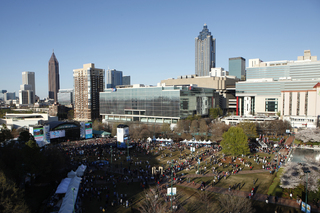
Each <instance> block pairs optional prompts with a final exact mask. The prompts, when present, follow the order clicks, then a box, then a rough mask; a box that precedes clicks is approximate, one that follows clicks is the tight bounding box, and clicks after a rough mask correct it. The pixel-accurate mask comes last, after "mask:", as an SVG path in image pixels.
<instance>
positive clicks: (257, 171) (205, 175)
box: [181, 169, 270, 178]
mask: <svg viewBox="0 0 320 213" xmlns="http://www.w3.org/2000/svg"><path fill="white" fill-rule="evenodd" d="M263 172H270V171H269V170H265V169H255V170H242V171H239V172H238V173H236V174H234V175H238V174H240V175H244V174H254V173H263ZM214 176H216V174H213V173H207V174H187V175H183V176H181V177H182V178H185V177H188V178H193V177H214Z"/></svg>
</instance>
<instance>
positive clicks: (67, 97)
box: [58, 89, 73, 105]
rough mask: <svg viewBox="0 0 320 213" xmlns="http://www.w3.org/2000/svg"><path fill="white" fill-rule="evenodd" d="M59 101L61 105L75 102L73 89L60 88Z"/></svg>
mask: <svg viewBox="0 0 320 213" xmlns="http://www.w3.org/2000/svg"><path fill="white" fill-rule="evenodd" d="M58 102H59V104H61V105H71V104H73V89H60V90H59V92H58Z"/></svg>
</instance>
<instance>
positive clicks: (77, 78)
mask: <svg viewBox="0 0 320 213" xmlns="http://www.w3.org/2000/svg"><path fill="white" fill-rule="evenodd" d="M104 73H105V71H104V69H98V68H95V66H94V64H93V63H90V64H84V65H83V68H81V69H75V70H73V80H74V119H75V120H78V121H93V120H95V119H99V118H100V115H99V92H103V91H104V85H105V80H104V78H105V76H104Z"/></svg>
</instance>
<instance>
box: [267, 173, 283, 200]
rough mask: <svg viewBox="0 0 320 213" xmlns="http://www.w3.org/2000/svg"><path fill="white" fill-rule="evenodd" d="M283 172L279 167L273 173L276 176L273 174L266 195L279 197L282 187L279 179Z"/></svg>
mask: <svg viewBox="0 0 320 213" xmlns="http://www.w3.org/2000/svg"><path fill="white" fill-rule="evenodd" d="M283 172H284V168H280V169H279V171H278V173H276V174H275V175H276V176H275V178H274V180H273V182H272V184H271V186H270V187H269V190H268V195H273V196H278V197H281V195H282V192H283V189H282V188H281V187H280V179H281V176H282V174H283Z"/></svg>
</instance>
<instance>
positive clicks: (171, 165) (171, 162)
mask: <svg viewBox="0 0 320 213" xmlns="http://www.w3.org/2000/svg"><path fill="white" fill-rule="evenodd" d="M172 179H173V160H171V211H172V210H173V209H172V194H173V191H172Z"/></svg>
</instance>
